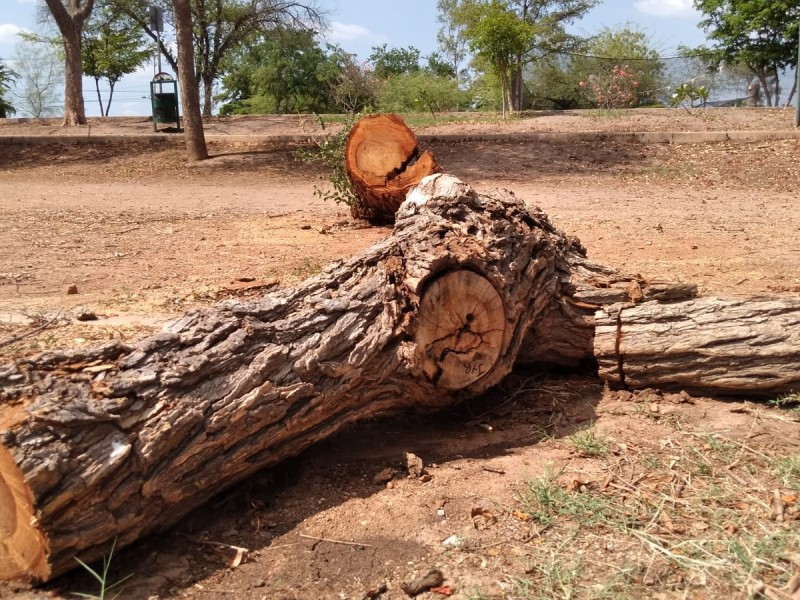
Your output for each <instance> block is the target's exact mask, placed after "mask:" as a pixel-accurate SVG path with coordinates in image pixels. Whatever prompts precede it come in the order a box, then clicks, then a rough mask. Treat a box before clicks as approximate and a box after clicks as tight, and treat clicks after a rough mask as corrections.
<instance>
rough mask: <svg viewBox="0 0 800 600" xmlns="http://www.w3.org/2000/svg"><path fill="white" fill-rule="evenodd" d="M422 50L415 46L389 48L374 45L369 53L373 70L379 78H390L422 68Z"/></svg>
mask: <svg viewBox="0 0 800 600" xmlns="http://www.w3.org/2000/svg"><path fill="white" fill-rule="evenodd" d="M420 55H421V54H420V51H419V50H418V49H417V48H414V46H409V47H408V48H388V49H387V47H386V44H384V45H383V46H373V48H372V54H370V55H369V59H368V60H369V63H370V64H371V65H372V72H373V75H374V76H375V77H377V78H378V79H389V78H390V77H396V76H397V75H403V74H404V73H414V72H416V71H419V70H420V65H419V60H420Z"/></svg>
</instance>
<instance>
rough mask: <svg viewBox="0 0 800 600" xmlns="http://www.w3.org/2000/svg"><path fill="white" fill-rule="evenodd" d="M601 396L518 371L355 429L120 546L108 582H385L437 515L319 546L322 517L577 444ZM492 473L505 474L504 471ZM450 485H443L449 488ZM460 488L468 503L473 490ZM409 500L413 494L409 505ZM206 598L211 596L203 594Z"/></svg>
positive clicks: (127, 591) (290, 585)
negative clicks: (573, 439)
mask: <svg viewBox="0 0 800 600" xmlns="http://www.w3.org/2000/svg"><path fill="white" fill-rule="evenodd" d="M602 395H603V386H602V383H601V382H600V381H599V380H597V379H594V378H591V377H588V376H583V375H568V376H563V377H561V376H543V375H541V374H534V375H527V374H525V373H514V374H512V375H510V376H509V377H508V378H507V379H506V380H505V381H504V382H503V383H502V384H501V385H499V386H497V387H496V388H494V389H492V390H490V391H489V392H487V393H485V394H484V395H482V396H481V397H478V398H475V399H472V400H469V401H465V402H463V403H462V404H460V405H457V406H455V407H450V408H447V409H444V410H441V411H437V412H433V413H422V414H420V413H414V412H412V413H406V414H403V415H399V416H395V417H388V418H382V419H375V420H370V421H366V422H363V423H359V424H356V425H354V426H352V427H350V428H348V429H346V430H345V431H343V432H341V433H339V434H337V435H334V436H333V437H331V438H329V439H327V440H324V441H322V442H320V443H318V444H316V445H314V446H312V447H311V448H309V449H308V450H306V451H305V452H303V453H301V454H300V455H299V456H297V457H295V458H292V459H289V460H287V461H285V462H283V463H281V464H279V465H278V466H276V467H274V468H272V469H267V470H264V471H261V472H259V473H256V474H255V475H253V476H252V477H250V478H248V479H247V480H245V481H243V482H241V483H240V484H237V485H236V486H234V487H233V488H230V489H228V490H225V491H224V492H222V493H220V494H219V495H218V496H216V497H215V498H213V499H212V500H210V501H209V502H208V503H206V504H205V505H203V506H201V507H199V508H197V509H195V510H194V511H192V512H191V513H190V514H189V515H188V516H187V517H185V518H184V519H182V520H181V521H180V522H178V523H177V524H176V525H175V526H173V527H172V528H171V529H169V530H168V531H166V532H164V533H161V534H153V535H151V536H149V537H147V538H145V539H143V540H141V541H139V542H137V543H135V544H133V545H132V546H129V547H127V548H125V549H123V550H120V551H119V552H118V553H116V554H115V557H114V561H113V565H112V570H111V574H110V577H109V581H111V582H113V581H116V580H119V579H121V578H123V577H126V576H128V575H131V577H130V579H128V580H127V581H125V584H124V588H123V590H124V591H123V596H124V597H125V598H129V599H132V600H139V599H142V600H144V599H147V598H150V597H153V596H154V595H159V597H161V598H169V597H185V595H186V593H188V594H189V597H193V596H194V594H192V591H193V590H194V591H197V589H202V586H203V585H204V586H208V585H209V584H208V581H209V580H211V581H214V582H215V583H214V585H216V586H217V587H219V588H226V587H229V588H230V589H237V590H242V589H243V585H244V587H246V586H247V585H248V582H250V584H252V582H253V581H254V580H256V581H258V580H259V578H260V579H261V580H263V581H264V584H263V592H262V590H261V589H258V590H253V593H254V594H257V595H258V597H262V596H263V594H267V595H266V596H264V597H272V596H271V595H270V594H271V593H272V594H277V593H278V592H279V591H281V593H283V592H284V591H285V590H287V589H295V588H296V589H297V594H298V595H297V596H296V597H298V598H303V597H311V596H308V594H309V593H314V586H315V585H316V583H315V582H317V583H318V582H320V581H322V580H323V579H325V578H330V579H331V580H335V578H336V576H337V575H339V574H340V573H341V572H342V571H344V572H347V573H349V574H350V577H351V578H354V579H360V580H362V581H364V584H365V586H368V584H372V583H378V582H380V581H385V580H387V579H390V578H391V576H392V572H391V568H394V569H395V570H396V569H397V568H399V567H402V566H405V565H406V563H407V562H408V561H412V560H416V559H419V558H420V556H426V555H430V553H431V551H432V549H431V547H430V545H429V544H423V543H421V542H420V541H419V539H418V538H419V535H418V534H419V533H420V532H419V531H415V528H420V527H423V528H424V527H425V525H426V524H429V523H426V522H427V521H429V515H428V514H427V513H429V512H433V511H426V510H423V509H421V508H419V507H417V508H416V509H414V512H415V513H417V514H412V518H410V519H408V521H409V522H405V521H404V520H403V519H397V520H396V522H395V523H393V527H392V530H390V531H385V530H380V529H379V530H372V529H371V528H370V527H358V528H357V529H356V527H357V526H358V524H357V523H354V524H353V525H355V527H353V528H352V536H349V537H345V536H342V534H341V533H340V534H338V536H340V539H341V537H345V540H346V541H354V542H361V543H363V544H364V546H356V545H353V546H344V545H334V544H320V543H319V541H315V540H314V539H309V538H303V537H301V535H300V534H310V535H318V536H320V537H331V538H336V537H337V534H335V533H331V534H326V533H325V532H324V531H320V524H319V521H320V519H321V518H322V517H320V515H321V514H322V513H325V512H326V511H328V510H329V509H335V508H337V507H341V506H342V505H344V504H346V503H348V502H353V501H356V502H357V501H358V500H359V499H368V498H371V497H372V496H373V495H375V494H377V493H379V492H381V491H385V490H386V485H387V484H386V482H385V481H383V480H382V478H381V473H382V472H387V470H389V471H391V472H392V474H393V480H394V481H396V482H398V484H399V485H403V484H404V482H406V481H408V482H410V484H411V485H413V486H414V487H413V488H412V489H411V491H408V490H405V491H404V492H403V498H404V500H401V502H403V503H404V504H410V505H413V504H414V502H420V501H421V500H420V498H421V497H426V496H428V495H430V494H436V493H439V494H441V493H442V490H441V489H438V491H437V490H436V489H435V488H434V486H435V485H436V482H437V479H436V478H437V475H438V474H439V473H441V472H442V471H441V469H444V470H447V471H450V470H451V469H450V467H452V469H454V471H453V473H455V474H456V476H457V474H458V473H459V471H460V470H461V469H462V468H468V466H467V467H464V466H463V465H464V464H465V463H466V464H467V465H470V464H471V463H473V462H475V463H476V461H481V464H484V461H486V460H489V459H494V458H499V457H504V456H511V455H514V454H515V453H516V452H517V451H522V450H524V449H529V448H531V447H535V446H536V445H537V444H538V443H539V442H541V441H543V440H545V439H550V438H564V437H567V436H570V435H572V434H573V433H575V432H576V431H578V430H580V429H582V428H584V427H586V426H587V425H589V424H591V423H592V422H593V421H594V420H595V418H596V412H595V407H596V406H597V404H598V403H599V401H600V399H601V397H602ZM406 452H412V453H414V454H416V455H417V456H420V457H421V458H422V459H423V460H424V462H425V465H426V466H430V467H429V469H430V470H429V473H430V474H431V475H432V478H433V479H432V480H431V481H430V482H424V481H421V480H416V479H413V480H411V479H407V472H406V468H405V460H404V457H405V453H406ZM476 465H477V463H476ZM475 468H483V467H477V466H475ZM484 470H486V469H484ZM486 475H487V476H489V477H505V476H506V474H505V473H497V472H487V473H486ZM425 486H430V487H428V488H427V489H426V488H425ZM452 487H454V486H453V485H452V483H449V484H447V489H448V490H450V489H451V488H452ZM455 487H456V488H457V489H458V488H461V489H460V490H459V492H460V493H462V494H467V495H469V494H468V493H467V492H469V490H464V489H463V488H462V486H457V485H456V486H455ZM396 491H398V492H399V491H400V490H396ZM409 494H411V495H413V498H410V499H409V497H408V496H409ZM473 495H474V494H473ZM462 500H463V501H465V502H472V501H473V500H470V499H468V498H466V497H465V498H463V499H462ZM455 503H456V499H455V498H453V499H451V504H455ZM407 510H409V509H407ZM466 510H467V512H468V511H469V508H468V507H467V508H466ZM340 512H341V511H340ZM420 512H425V513H426V514H418V513H420ZM462 512H463V511H462ZM330 518H335V517H327V519H330ZM353 518H357V517H356V516H354V517H353ZM322 519H323V520H326V519H325V518H322ZM404 529H407V533H405V534H404V533H403V530H404ZM398 530H400V532H398ZM199 540H203V541H204V542H208V541H214V542H220V543H222V544H228V545H230V546H239V547H244V548H248V549H249V550H250V554H249V556H250V558H249V561H248V562H247V563H246V564H244V565H242V566H240V567H239V568H238V569H230V568H228V567H227V566H226V559H229V558H231V556H232V554H233V551H232V550H231V549H230V548H228V549H225V548H222V547H214V546H213V545H209V544H205V543H203V542H201V541H199ZM439 541H441V540H439ZM273 548H274V549H277V552H275V551H273ZM390 567H391V568H390ZM201 581H202V582H203V584H202V585H201V584H200V583H199V582H201ZM243 582H244V584H243ZM95 586H96V582H94V580H93V579H92V577H91V576H90V575H89V574H88V573H86V572H83V571H82V570H80V569H78V570H76V571H72V572H71V573H68V574H66V575H64V576H62V577H60V578H58V579H56V580H54V581H53V582H50V583H49V584H47V586H46V589H47V590H49V591H52V592H55V593H56V594H64V595H65V596H67V595H69V594H70V593H72V592H76V591H80V592H84V591H86V590H91V589H94V587H95ZM270 586H276V587H277V589H272V590H271V589H270ZM309 586H310V587H309ZM258 587H259V588H261V587H262V585H258ZM365 589H366V587H365ZM206 591H207V592H209V591H211V590H208V589H207V590H206ZM199 596H201V597H208V595H207V593H206V594H205V595H203V594H199ZM218 597H225V596H224V595H222V596H218ZM275 597H277V596H275ZM280 597H294V596H284V595H280ZM325 597H327V596H325Z"/></svg>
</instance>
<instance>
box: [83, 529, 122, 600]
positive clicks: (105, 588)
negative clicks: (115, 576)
mask: <svg viewBox="0 0 800 600" xmlns="http://www.w3.org/2000/svg"><path fill="white" fill-rule="evenodd" d="M116 545H117V540H116V538H115V539H114V542H113V543H112V544H111V550H109V552H108V556H104V557H103V569H102V571H101V572H100V573H98V572H97V571H95V570H94V569H93V568H92V567H90V566H89V565H87V564H86V563H85V562H83V561H82V560H81V559H80V558H78V557H77V556H76V557H75V560H76V561H78V563H79V564H80V565H81V566H82V567H83V568H84V569H86V571H88V572H89V574H90V575H91V576H92V577H94V578H95V579H96V580H97V581H98V582H99V583H100V592H99V593H98V594H84V593H81V592H74V595H75V596H78V597H79V598H89V599H91V600H105V598H106V594H108V592H110V591H111V590H112V589H114V588H116V587H119V586H120V585H122V584H123V583H124V582H125V580H127V579H128V578H129V577H131V575H127V576H125V577H123V578H122V579H120V580H119V581H116V582H114V583H112V584H109V583H108V571H109V569H110V568H111V560H112V559H113V557H114V548H115V547H116ZM119 593H121V591H120V592H119ZM119 593H118V594H116V595H115V596H114V598H117V597H118V596H119Z"/></svg>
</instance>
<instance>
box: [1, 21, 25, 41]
mask: <svg viewBox="0 0 800 600" xmlns="http://www.w3.org/2000/svg"><path fill="white" fill-rule="evenodd" d="M23 31H28V30H27V29H25V28H24V27H20V26H19V25H14V24H13V23H0V44H16V43H17V42H18V41H19V36H18V34H19V33H22V32H23Z"/></svg>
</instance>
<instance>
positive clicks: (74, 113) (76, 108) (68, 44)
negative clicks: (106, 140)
mask: <svg viewBox="0 0 800 600" xmlns="http://www.w3.org/2000/svg"><path fill="white" fill-rule="evenodd" d="M80 35H81V34H80V30H78V31H77V32H76V35H75V39H73V40H69V39H68V38H67V37H66V36H64V54H65V56H66V58H65V63H64V67H65V68H64V125H66V126H74V125H86V107H85V105H84V103H83V68H82V62H81V38H80Z"/></svg>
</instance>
